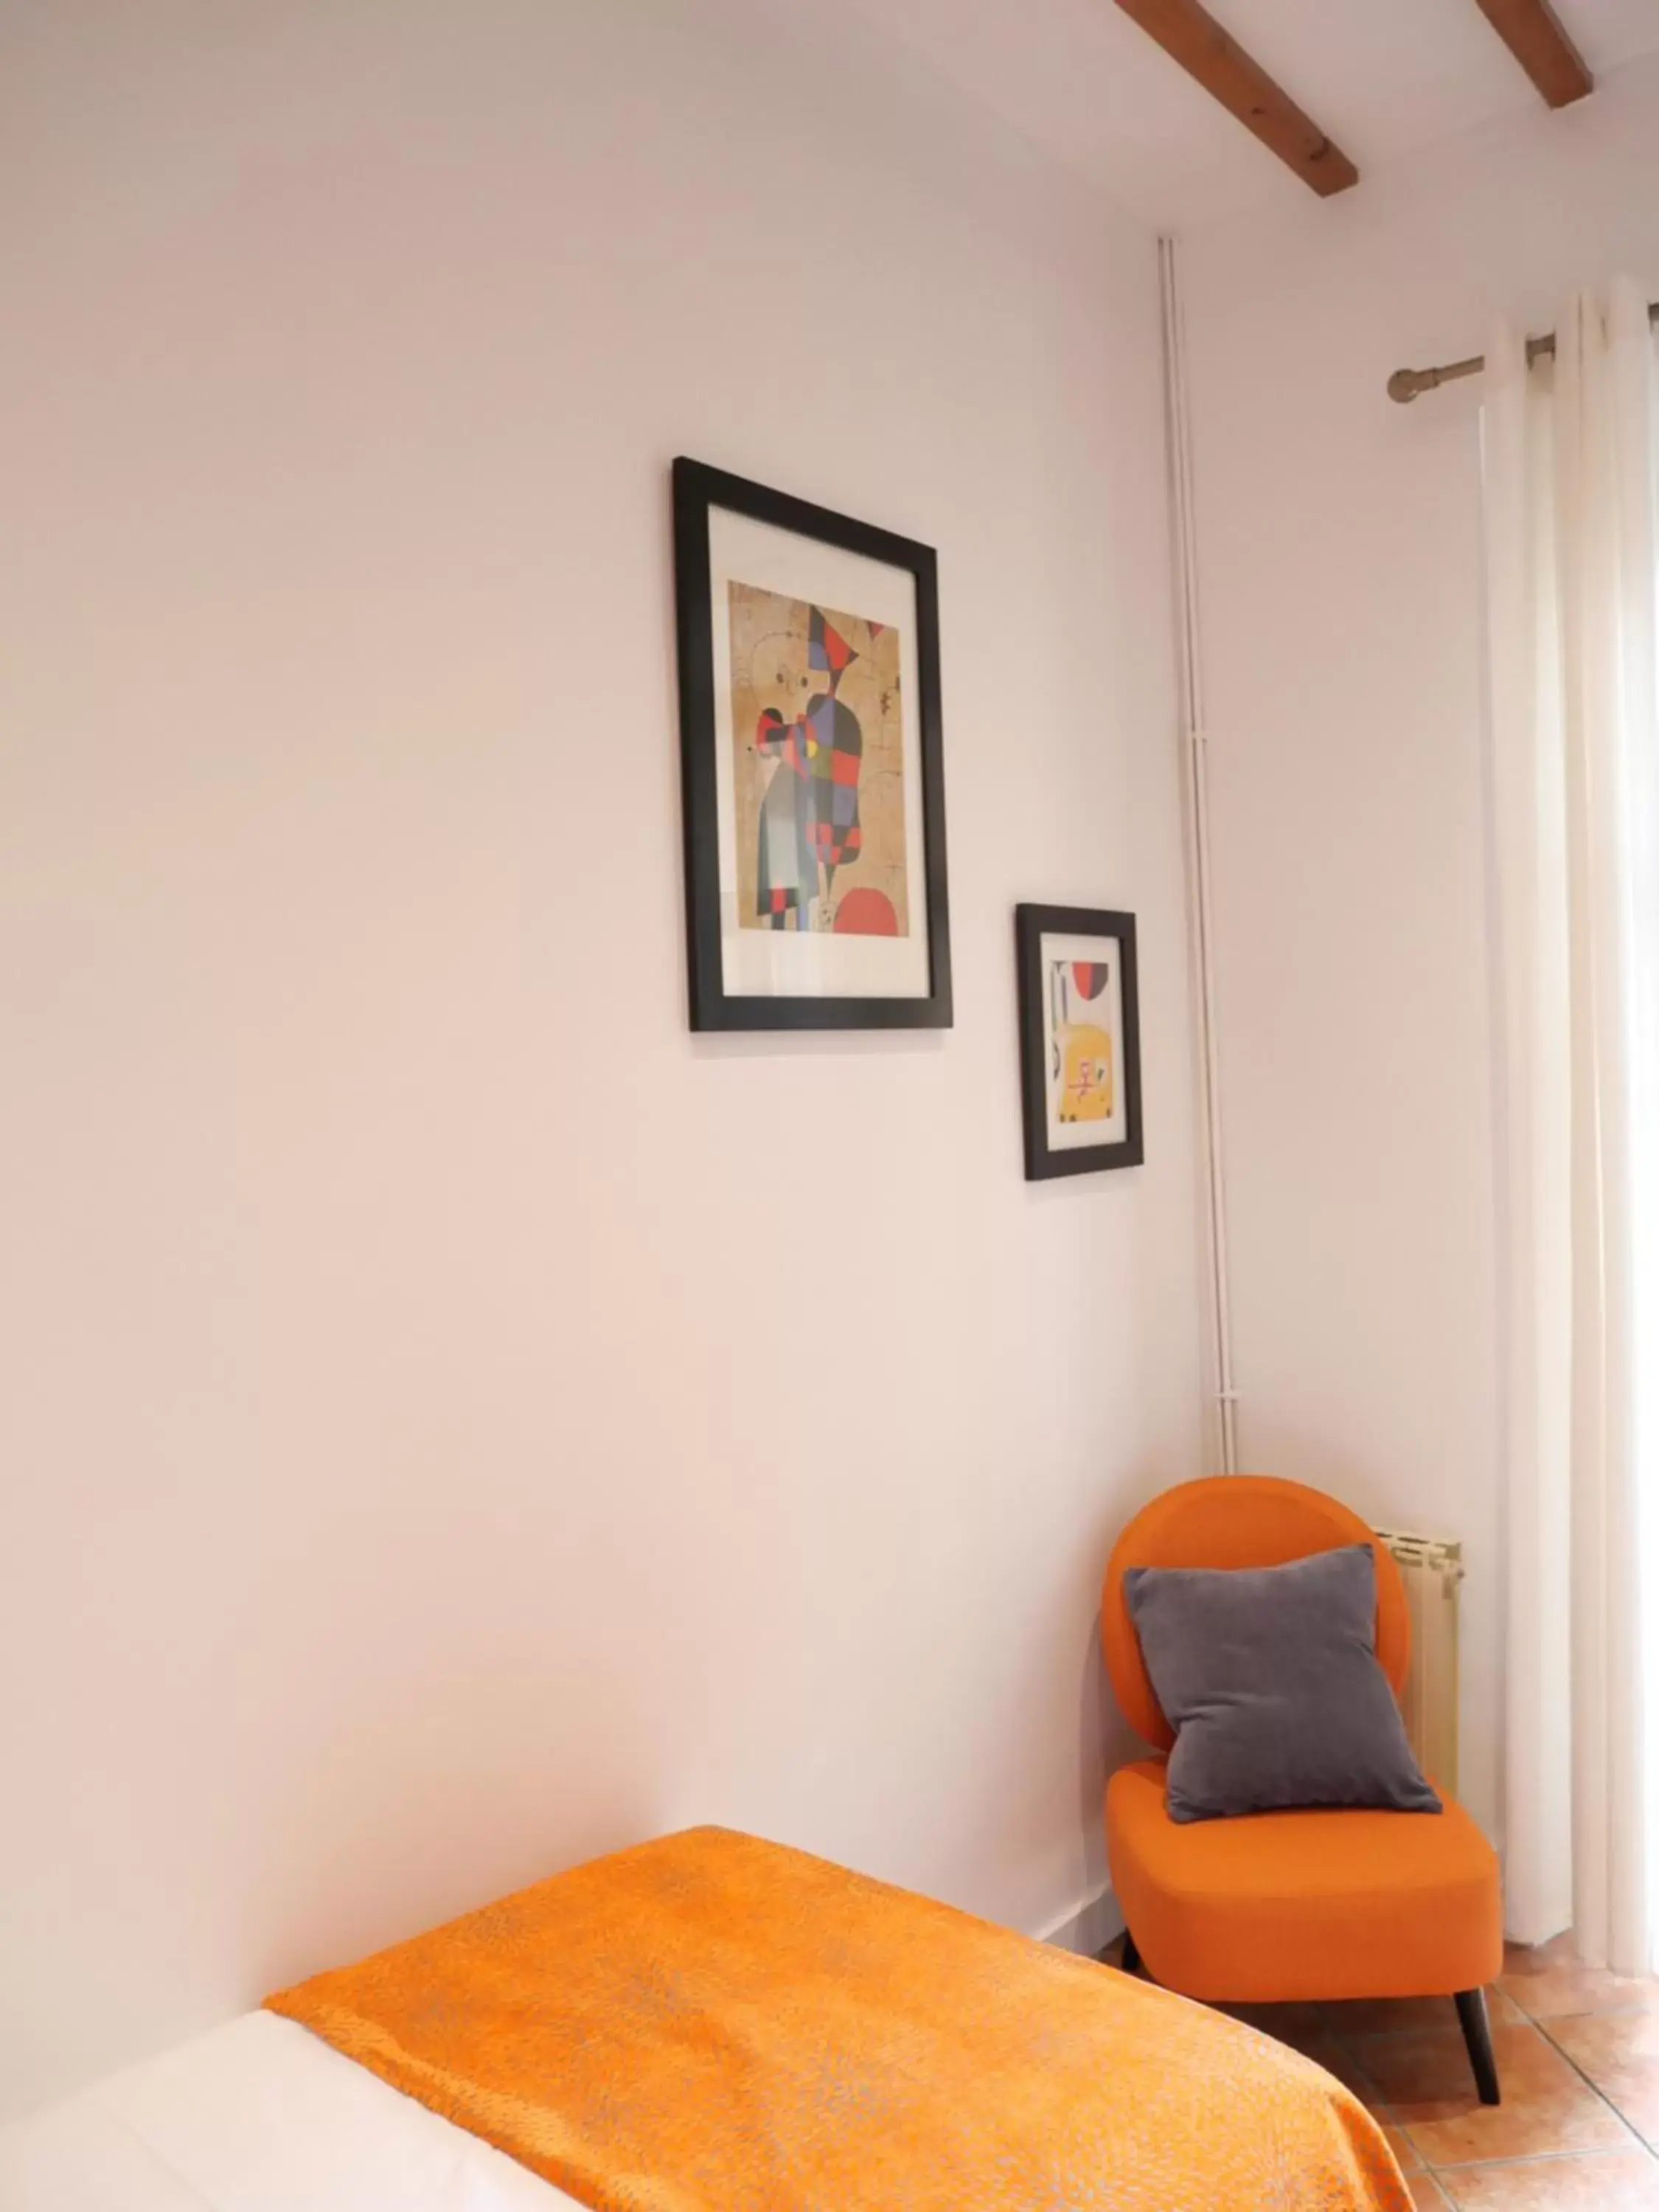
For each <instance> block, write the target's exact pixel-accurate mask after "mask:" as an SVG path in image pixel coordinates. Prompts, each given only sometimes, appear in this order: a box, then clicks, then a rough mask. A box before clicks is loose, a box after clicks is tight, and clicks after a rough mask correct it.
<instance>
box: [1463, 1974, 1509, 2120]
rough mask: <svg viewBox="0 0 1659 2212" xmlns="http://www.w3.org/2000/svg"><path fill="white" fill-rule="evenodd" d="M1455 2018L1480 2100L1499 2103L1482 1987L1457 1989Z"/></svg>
mask: <svg viewBox="0 0 1659 2212" xmlns="http://www.w3.org/2000/svg"><path fill="white" fill-rule="evenodd" d="M1457 2021H1458V2025H1459V2027H1462V2031H1463V2040H1464V2042H1465V2043H1467V2044H1468V2046H1469V2064H1470V2066H1471V2067H1472V2068H1473V2069H1474V2086H1475V2087H1476V2088H1477V2089H1478V2090H1479V2091H1480V2101H1481V2103H1482V2104H1483V2105H1498V2104H1501V2103H1502V2102H1503V2099H1502V2097H1501V2095H1500V2094H1499V2092H1498V2061H1497V2060H1496V2059H1495V2058H1494V2057H1492V2023H1491V2022H1490V2021H1488V2019H1487V2018H1486V1991H1485V1990H1459V1991H1458V1992H1457Z"/></svg>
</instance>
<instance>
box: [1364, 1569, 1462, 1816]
mask: <svg viewBox="0 0 1659 2212" xmlns="http://www.w3.org/2000/svg"><path fill="white" fill-rule="evenodd" d="M1376 1533H1377V1535H1378V1536H1379V1537H1380V1538H1381V1540H1382V1541H1383V1543H1385V1544H1386V1545H1387V1546H1388V1547H1389V1551H1390V1552H1392V1553H1393V1554H1394V1556H1395V1559H1396V1560H1397V1562H1398V1563H1399V1567H1400V1572H1401V1578H1402V1579H1403V1580H1404V1582H1405V1585H1406V1600H1407V1604H1408V1605H1409V1606H1410V1607H1411V1613H1412V1663H1411V1672H1410V1673H1409V1674H1407V1677H1406V1688H1405V1694H1404V1695H1403V1696H1402V1697H1401V1700H1400V1703H1401V1711H1403V1712H1404V1714H1405V1717H1406V1733H1407V1735H1408V1736H1409V1737H1410V1738H1411V1745H1412V1749H1413V1752H1414V1753H1416V1755H1417V1763H1418V1765H1419V1766H1420V1767H1421V1768H1422V1769H1423V1771H1424V1772H1425V1774H1426V1775H1427V1776H1428V1777H1429V1778H1430V1780H1431V1782H1433V1783H1434V1784H1435V1785H1436V1787H1437V1788H1438V1789H1439V1790H1442V1791H1443V1792H1444V1794H1445V1795H1446V1796H1448V1797H1455V1796H1456V1795H1457V1586H1458V1584H1459V1583H1461V1582H1462V1579H1463V1547H1462V1545H1461V1544H1454V1543H1450V1542H1448V1541H1445V1540H1444V1539H1443V1538H1441V1537H1438V1536H1410V1535H1406V1534H1402V1533H1401V1531H1400V1530H1398V1529H1394V1528H1379V1529H1378V1530H1377V1532H1376Z"/></svg>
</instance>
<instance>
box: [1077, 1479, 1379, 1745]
mask: <svg viewBox="0 0 1659 2212" xmlns="http://www.w3.org/2000/svg"><path fill="white" fill-rule="evenodd" d="M1342 1544H1369V1545H1370V1547H1371V1549H1372V1551H1373V1552H1374V1553H1376V1656H1377V1659H1378V1661H1379V1662H1381V1665H1382V1668H1383V1673H1384V1674H1386V1675H1387V1676H1388V1678H1389V1687H1390V1688H1391V1689H1392V1690H1393V1692H1394V1693H1395V1697H1396V1698H1397V1697H1398V1696H1399V1695H1400V1693H1401V1690H1402V1689H1403V1687H1404V1686H1405V1681H1406V1669H1407V1666H1408V1665H1409V1664H1410V1662H1411V1656H1412V1623H1411V1614H1410V1613H1409V1612H1408V1611H1407V1606H1406V1586H1405V1584H1404V1583H1403V1582H1401V1578H1400V1570H1399V1568H1398V1567H1397V1566H1396V1565H1395V1561H1394V1557H1393V1554H1392V1553H1390V1552H1389V1550H1388V1548H1387V1547H1386V1546H1385V1545H1383V1544H1382V1543H1380V1542H1379V1541H1377V1538H1376V1533H1375V1531H1374V1530H1372V1529H1370V1528H1367V1527H1366V1525H1365V1523H1364V1522H1363V1521H1362V1520H1361V1519H1360V1517H1359V1516H1358V1514H1357V1513H1352V1512H1350V1511H1349V1510H1348V1508H1347V1507H1346V1505H1344V1504H1340V1502H1339V1501H1338V1500H1337V1499H1336V1498H1328V1497H1326V1495H1325V1493H1324V1492H1323V1491H1322V1490H1310V1489H1309V1488H1307V1486H1305V1485H1304V1484H1303V1483H1300V1482H1285V1481H1281V1480H1280V1479H1279V1477H1278V1476H1277V1475H1273V1474H1215V1475H1206V1476H1205V1477H1204V1478H1203V1479H1202V1480H1200V1481H1198V1482H1183V1483H1182V1484H1180V1485H1179V1486H1177V1487H1176V1489H1174V1490H1166V1491H1165V1492H1164V1495H1163V1496H1162V1497H1161V1498H1153V1500H1152V1504H1150V1505H1146V1506H1143V1507H1142V1508H1141V1510H1140V1511H1139V1513H1137V1514H1136V1516H1135V1517H1134V1519H1133V1521H1131V1522H1130V1523H1129V1525H1128V1527H1127V1528H1126V1529H1125V1530H1124V1531H1123V1534H1121V1536H1120V1537H1119V1538H1118V1540H1117V1542H1116V1544H1115V1546H1114V1547H1113V1551H1112V1556H1111V1559H1110V1562H1109V1565H1108V1566H1107V1569H1106V1586H1105V1589H1103V1592H1102V1593H1101V1601H1100V1640H1101V1644H1102V1646H1103V1649H1104V1651H1105V1654H1106V1671H1107V1673H1108V1674H1109V1675H1110V1676H1111V1678H1112V1687H1113V1689H1114V1690H1115V1692H1116V1693H1117V1701H1118V1704H1119V1705H1121V1707H1122V1709H1123V1716H1124V1718H1125V1719H1126V1720H1127V1722H1128V1723H1129V1725H1130V1726H1131V1727H1132V1728H1133V1729H1134V1731H1135V1733H1136V1735H1140V1736H1144V1737H1145V1738H1146V1741H1147V1742H1148V1743H1150V1744H1152V1745H1154V1746H1156V1747H1157V1748H1158V1750H1160V1751H1168V1750H1169V1749H1170V1746H1171V1745H1172V1744H1173V1743H1174V1741H1175V1730H1174V1729H1172V1728H1171V1727H1170V1723H1168V1721H1166V1720H1165V1719H1164V1712H1163V1709H1162V1707H1161V1706H1160V1705H1159V1704H1158V1696H1157V1693H1156V1692H1155V1691H1154V1690H1153V1688H1152V1677H1151V1676H1150V1675H1149V1674H1147V1672H1146V1662H1145V1661H1144V1660H1143V1659H1142V1657H1141V1656H1140V1638H1139V1637H1138V1636H1137V1635H1136V1634H1135V1627H1134V1622H1133V1620H1131V1618H1130V1616H1129V1604H1128V1600H1127V1598H1126V1597H1125V1596H1124V1594H1123V1577H1124V1576H1125V1575H1126V1574H1127V1572H1128V1571H1129V1569H1130V1568H1131V1567H1281V1566H1283V1565H1285V1562H1286V1560H1288V1559H1306V1558H1307V1556H1308V1554H1309V1553H1310V1552H1332V1551H1334V1550H1335V1549H1336V1548H1337V1547H1338V1546H1339V1545H1342Z"/></svg>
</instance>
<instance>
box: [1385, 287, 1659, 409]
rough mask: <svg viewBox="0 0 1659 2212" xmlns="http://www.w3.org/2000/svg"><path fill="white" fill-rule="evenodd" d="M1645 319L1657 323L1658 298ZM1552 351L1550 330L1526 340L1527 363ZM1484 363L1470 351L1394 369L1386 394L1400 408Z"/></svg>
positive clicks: (1471, 373) (1477, 370)
mask: <svg viewBox="0 0 1659 2212" xmlns="http://www.w3.org/2000/svg"><path fill="white" fill-rule="evenodd" d="M1648 320H1649V321H1650V323H1654V324H1659V300H1656V301H1654V302H1653V304H1652V305H1651V306H1650V307H1649V309H1648ZM1554 351H1555V333H1554V331H1550V332H1549V333H1548V335H1547V337H1541V338H1528V340H1527V366H1528V368H1531V367H1532V364H1533V363H1534V362H1535V361H1542V360H1543V359H1544V357H1545V356H1546V355H1548V354H1553V352H1554ZM1485 367H1486V356H1485V354H1480V353H1477V354H1474V355H1472V356H1470V358H1469V359H1468V361H1454V362H1448V363H1447V364H1446V366H1445V367H1444V368H1397V369H1395V373H1394V374H1393V375H1392V376H1391V377H1390V378H1389V398H1390V399H1397V400H1398V401H1399V402H1400V404H1401V406H1402V407H1403V406H1404V405H1405V404H1406V403H1407V400H1411V399H1415V398H1417V396H1418V394H1419V392H1432V391H1433V390H1434V388H1435V386H1437V385H1440V384H1455V382H1456V381H1457V380H1458V378H1459V377H1460V376H1479V375H1480V372H1481V370H1482V369H1483V368H1485Z"/></svg>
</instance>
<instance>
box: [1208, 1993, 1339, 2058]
mask: <svg viewBox="0 0 1659 2212" xmlns="http://www.w3.org/2000/svg"><path fill="white" fill-rule="evenodd" d="M1214 2009H1215V2010H1216V2011H1217V2012H1225V2014H1226V2015H1227V2017H1228V2019H1229V2020H1242V2021H1243V2023H1244V2025H1245V2026H1246V2027H1259V2028H1260V2029H1261V2032H1262V2033H1263V2034H1264V2035H1271V2036H1272V2037H1273V2038H1274V2039H1275V2040H1276V2041H1278V2042H1279V2043H1288V2044H1289V2045H1291V2049H1292V2050H1294V2051H1299V2050H1300V2049H1301V2048H1302V2046H1303V2045H1304V2043H1306V2042H1307V2041H1308V2040H1309V2039H1310V2038H1311V2037H1316V2038H1318V2039H1320V2040H1322V2041H1326V2042H1328V2040H1329V2039H1330V2033H1331V2031H1330V2027H1329V2025H1328V2022H1327V2021H1326V2018H1325V2013H1326V2007H1325V2006H1323V2005H1316V2004H1277V2005H1248V2004H1241V2005H1217V2006H1216V2007H1215V2008H1214Z"/></svg>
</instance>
